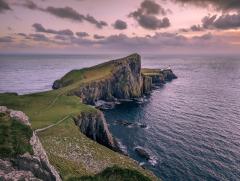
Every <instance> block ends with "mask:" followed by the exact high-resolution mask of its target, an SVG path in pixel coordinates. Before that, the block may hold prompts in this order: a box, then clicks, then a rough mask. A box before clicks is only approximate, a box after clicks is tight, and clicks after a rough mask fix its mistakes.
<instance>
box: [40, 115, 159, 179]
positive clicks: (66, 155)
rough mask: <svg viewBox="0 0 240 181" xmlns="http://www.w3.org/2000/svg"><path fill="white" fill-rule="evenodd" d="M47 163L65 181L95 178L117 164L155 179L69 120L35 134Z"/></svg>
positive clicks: (132, 161)
mask: <svg viewBox="0 0 240 181" xmlns="http://www.w3.org/2000/svg"><path fill="white" fill-rule="evenodd" d="M38 135H39V137H40V139H41V142H42V144H43V146H44V148H45V150H46V151H47V153H48V156H49V159H50V162H51V163H52V164H53V165H54V166H55V167H56V168H57V169H58V170H59V171H60V173H61V176H62V177H63V179H64V180H67V179H69V178H72V177H82V176H86V175H90V176H92V175H95V174H97V173H99V172H101V171H102V170H104V169H106V168H107V167H111V166H114V165H117V166H119V167H121V168H126V169H134V170H136V171H138V172H141V173H142V174H143V175H145V176H146V177H149V178H151V179H152V180H157V179H156V177H155V176H154V175H153V174H152V173H151V172H149V171H147V170H144V169H143V168H141V167H140V166H138V164H137V163H136V162H135V161H134V160H132V159H130V158H129V157H126V156H124V155H120V154H119V153H116V152H114V151H112V150H110V149H108V148H106V147H105V146H102V145H100V144H98V143H97V142H95V141H92V140H91V139H89V138H87V137H86V136H85V135H83V134H82V133H81V132H80V131H79V129H78V128H77V127H76V126H75V124H74V122H73V121H72V120H71V119H68V120H65V121H63V122H62V123H60V124H59V125H57V126H55V127H52V128H50V129H48V130H46V131H44V132H39V133H38Z"/></svg>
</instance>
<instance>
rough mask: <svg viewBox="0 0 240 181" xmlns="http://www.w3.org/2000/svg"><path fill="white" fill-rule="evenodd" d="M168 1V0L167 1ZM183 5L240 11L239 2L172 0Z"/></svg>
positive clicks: (227, 0)
mask: <svg viewBox="0 0 240 181" xmlns="http://www.w3.org/2000/svg"><path fill="white" fill-rule="evenodd" d="M165 1H166V0H165ZM172 1H174V2H180V3H182V4H194V5H196V6H201V7H207V6H209V5H212V6H214V7H215V8H216V9H217V10H236V9H238V10H239V9H240V1H239V0H172Z"/></svg>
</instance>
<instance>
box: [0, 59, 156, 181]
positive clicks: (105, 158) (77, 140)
mask: <svg viewBox="0 0 240 181" xmlns="http://www.w3.org/2000/svg"><path fill="white" fill-rule="evenodd" d="M114 66H115V63H114V62H113V61H112V62H110V63H103V64H100V65H97V66H94V67H92V68H87V69H82V70H78V71H76V70H75V71H72V72H71V73H69V74H66V76H64V81H67V82H68V81H70V82H71V83H72V84H71V85H69V86H66V87H64V88H62V89H59V90H53V91H48V92H42V93H35V94H28V95H22V96H17V95H14V94H0V105H5V106H7V107H9V108H12V109H16V110H21V111H23V112H25V113H26V114H27V115H28V116H29V117H30V119H31V124H32V127H33V129H39V128H43V127H46V126H48V125H51V124H53V123H56V122H58V121H59V120H61V119H63V118H64V117H66V116H75V115H78V114H79V113H80V112H81V111H84V112H86V111H91V112H92V111H97V110H96V109H94V108H93V107H91V106H88V105H85V104H82V103H80V98H78V97H76V96H66V93H67V92H68V91H69V90H72V89H75V88H76V87H77V86H80V85H81V84H82V83H85V82H88V81H92V80H99V79H103V78H106V77H108V76H111V75H112V74H111V73H112V69H113V68H114ZM39 137H40V139H41V141H42V143H43V146H44V148H45V149H46V151H47V153H48V155H49V159H50V162H51V163H52V164H53V165H54V166H55V167H56V168H57V169H58V170H59V171H60V174H61V175H62V176H63V178H64V179H67V178H70V177H80V176H84V175H92V174H95V173H98V172H100V171H102V170H103V169H104V168H106V167H109V166H113V165H117V166H120V167H123V168H131V169H136V170H138V171H140V172H141V173H143V174H144V175H147V176H149V177H150V178H152V180H157V178H156V177H155V176H154V175H153V174H152V173H151V172H149V171H147V170H144V169H142V168H141V167H140V166H138V165H137V163H136V162H135V161H133V160H132V159H130V158H128V157H125V156H123V155H120V154H118V153H116V152H113V151H111V150H110V149H108V148H106V147H104V146H102V145H99V144H98V143H96V142H94V141H92V140H90V139H89V138H87V137H86V136H85V135H83V134H81V133H80V131H79V129H78V128H77V127H76V126H75V125H74V123H73V121H72V119H67V120H65V121H64V122H62V123H61V124H59V125H57V126H55V127H52V128H50V129H48V130H46V131H44V132H41V133H39ZM76 158H77V159H76Z"/></svg>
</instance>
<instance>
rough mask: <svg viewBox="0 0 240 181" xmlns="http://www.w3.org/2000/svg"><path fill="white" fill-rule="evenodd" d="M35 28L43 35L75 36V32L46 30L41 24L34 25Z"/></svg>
mask: <svg viewBox="0 0 240 181" xmlns="http://www.w3.org/2000/svg"><path fill="white" fill-rule="evenodd" d="M32 26H33V27H34V28H35V31H36V32H41V33H50V34H56V35H65V36H73V35H74V34H73V32H72V31H71V30H69V29H65V30H59V31H57V30H53V29H45V28H44V27H43V26H42V25H41V24H39V23H35V24H33V25H32Z"/></svg>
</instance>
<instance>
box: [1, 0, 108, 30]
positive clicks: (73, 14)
mask: <svg viewBox="0 0 240 181" xmlns="http://www.w3.org/2000/svg"><path fill="white" fill-rule="evenodd" d="M0 1H1V0H0ZM16 4H17V5H21V6H23V7H25V8H28V9H31V10H39V11H42V12H47V13H50V14H52V15H54V16H57V17H59V18H65V19H70V20H73V21H78V22H83V21H86V22H89V23H91V24H94V25H95V26H96V27H97V28H100V29H101V28H103V27H104V26H107V25H108V24H107V23H106V22H105V21H101V20H97V19H96V18H94V17H93V16H91V15H83V14H80V13H78V12H77V11H76V10H75V9H73V8H71V7H68V6H66V7H63V8H57V7H52V6H49V7H47V8H42V7H40V6H38V5H37V4H36V3H34V2H33V1H31V0H26V1H25V2H24V3H16Z"/></svg>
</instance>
